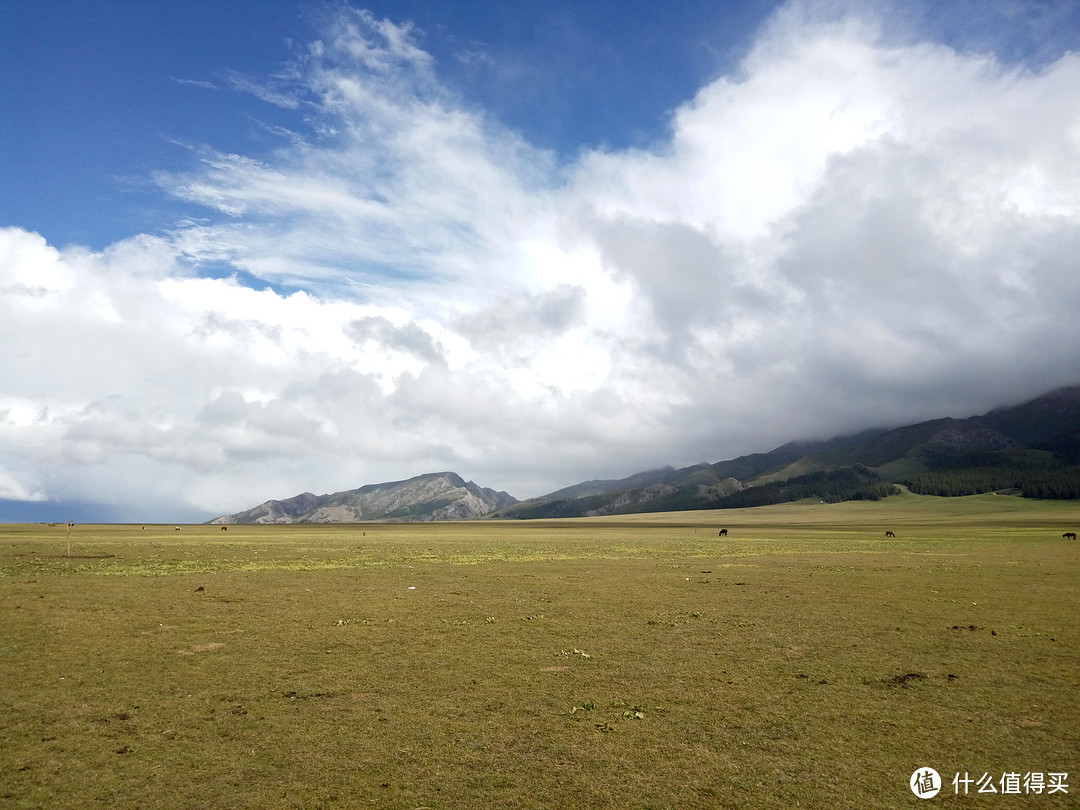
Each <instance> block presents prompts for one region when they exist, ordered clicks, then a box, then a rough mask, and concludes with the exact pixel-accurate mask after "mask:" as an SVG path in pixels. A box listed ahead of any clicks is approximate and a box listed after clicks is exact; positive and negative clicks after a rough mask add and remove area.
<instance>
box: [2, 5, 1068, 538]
mask: <svg viewBox="0 0 1080 810" xmlns="http://www.w3.org/2000/svg"><path fill="white" fill-rule="evenodd" d="M821 8H822V6H821V5H819V4H804V3H792V4H788V5H785V6H783V7H781V8H780V9H779V10H778V11H777V12H776V13H775V14H774V15H773V17H772V18H771V19H770V21H769V23H768V24H767V25H766V26H765V27H764V28H763V29H762V30H761V31H760V32H759V33H758V35H757V38H756V39H755V41H754V42H753V43H752V44H751V46H750V47H748V49H747V52H746V55H745V57H744V58H743V59H742V61H741V63H740V64H739V67H738V70H737V71H734V72H732V73H730V74H728V75H723V76H719V77H717V78H716V79H715V80H713V81H712V82H710V83H708V84H706V85H704V86H702V87H701V88H700V90H699V91H698V92H697V94H696V95H695V96H694V97H692V98H688V99H686V101H685V103H683V104H682V105H681V106H679V107H678V108H677V109H674V110H672V112H671V115H670V121H669V128H668V132H667V134H666V137H663V138H661V139H659V140H657V141H656V142H653V143H649V144H648V145H645V146H641V147H637V148H626V149H595V148H592V149H583V150H581V151H580V152H579V153H577V154H574V155H572V156H569V157H568V156H566V155H559V154H555V153H553V152H551V151H549V150H545V149H541V148H539V147H536V146H534V145H532V144H530V142H529V140H528V138H527V136H526V134H523V133H521V132H517V131H514V130H512V129H510V128H508V127H507V126H505V125H503V124H501V123H500V121H498V120H496V119H495V118H494V117H493V116H492V115H491V114H490V113H488V112H486V111H485V110H484V109H482V108H478V107H477V106H476V105H474V104H472V103H470V102H468V101H467V100H466V99H465V98H464V97H463V96H462V95H461V94H460V93H458V92H457V91H455V90H454V89H453V88H452V87H450V86H447V85H445V84H444V83H442V82H441V81H440V78H439V74H438V71H437V64H436V63H435V61H434V58H433V57H432V56H431V55H430V54H429V53H428V52H427V51H425V49H424V48H423V45H422V38H421V36H420V32H418V31H417V30H416V29H415V28H414V27H412V26H410V25H409V24H407V23H404V22H400V21H392V20H386V19H382V18H379V17H376V16H374V15H372V14H369V13H366V12H363V11H360V10H355V9H352V8H350V7H347V6H342V7H339V8H337V11H336V12H335V13H334V14H333V15H330V16H328V17H327V18H326V20H325V24H324V27H323V29H322V32H321V35H320V36H319V38H318V39H317V40H315V41H312V42H310V43H308V44H307V45H306V46H303V47H301V48H298V49H297V51H296V53H295V55H294V58H293V59H292V60H291V61H290V62H289V63H288V64H287V66H286V67H285V68H284V69H283V70H281V71H280V72H278V73H277V74H275V75H273V76H256V75H246V74H240V73H236V74H235V75H232V76H231V78H230V79H229V82H228V85H229V86H230V87H231V88H232V92H238V93H246V94H253V95H255V96H256V97H257V98H259V99H261V100H262V101H263V102H265V103H266V104H267V105H268V106H270V107H273V108H274V109H275V110H278V111H279V112H280V111H284V112H287V113H288V115H289V116H291V119H290V120H291V122H292V124H291V126H289V127H285V126H281V125H279V124H275V125H273V127H270V125H267V127H268V130H270V134H271V135H272V136H273V138H274V139H275V144H276V145H275V147H274V148H273V149H270V150H267V151H266V152H265V153H262V154H258V155H253V154H235V153H229V152H225V151H219V150H218V148H216V147H215V146H214V144H205V145H193V146H191V147H190V149H191V157H190V165H189V168H188V169H187V170H185V171H181V172H177V171H160V172H157V173H156V174H155V175H154V176H153V178H152V179H153V182H154V183H155V184H156V186H157V188H158V189H159V190H160V192H161V194H163V195H164V196H166V197H167V198H169V199H170V200H172V201H174V202H179V203H183V204H185V205H187V206H188V207H189V210H190V216H189V217H187V218H185V219H184V220H182V221H179V222H173V223H171V224H169V225H167V226H165V227H163V228H162V229H161V230H160V231H159V232H156V233H153V234H136V235H133V236H131V237H130V238H128V239H125V240H123V241H120V242H117V243H115V244H112V245H111V246H109V247H108V248H106V249H104V250H101V251H94V250H90V249H87V248H83V247H79V246H77V245H72V246H58V245H52V244H50V243H49V242H48V241H47V240H46V239H45V238H44V237H42V236H40V235H38V234H36V233H33V232H29V231H27V230H25V229H23V228H20V227H17V226H15V227H6V228H2V229H0V341H2V343H3V345H4V346H5V347H6V348H5V351H4V352H3V354H2V358H0V380H2V382H0V499H9V500H14V501H35V500H42V499H73V500H80V501H96V502H100V503H105V504H111V505H113V506H114V507H115V509H116V514H117V515H118V516H120V517H126V518H127V519H132V520H139V519H151V518H152V517H153V516H155V515H160V516H161V517H162V519H166V520H168V519H178V518H182V517H190V518H192V519H195V518H201V517H204V516H209V515H212V514H220V513H223V512H230V511H235V510H236V509H237V508H240V507H242V506H245V505H247V504H249V503H251V502H253V501H254V500H256V499H258V498H262V497H265V496H266V495H267V494H273V493H275V492H277V493H281V495H283V496H284V495H289V494H292V493H295V492H298V491H303V490H311V491H316V492H328V491H335V490H341V489H345V488H349V487H354V486H359V485H360V484H363V483H368V482H376V481H386V480H396V479H403V478H407V477H410V476H413V475H416V474H418V473H422V472H426V471H430V470H439V469H454V470H457V471H459V472H461V473H462V474H463V475H465V476H466V477H469V478H472V479H474V480H477V481H480V482H482V483H484V484H487V485H489V486H495V487H497V488H499V489H506V490H508V491H509V492H510V493H512V494H513V495H514V496H516V497H518V498H525V497H530V496H534V495H538V494H541V493H543V492H547V491H550V490H553V489H556V488H557V487H559V486H563V485H565V484H567V483H570V482H573V481H578V480H584V479H588V478H597V477H616V476H620V475H625V474H629V473H631V472H635V471H637V470H641V469H646V468H649V467H654V466H657V465H662V464H668V463H670V464H675V465H686V464H691V463H694V462H697V461H703V460H715V459H718V458H730V457H734V456H736V455H740V454H742V453H747V452H753V451H757V450H761V449H764V448H768V447H772V446H776V445H778V444H781V443H783V442H785V441H788V440H790V439H796V438H811V437H827V436H829V435H833V434H835V433H837V432H841V431H853V430H858V429H861V428H865V427H870V426H878V425H881V426H888V425H895V424H900V423H904V422H913V421H917V420H920V419H924V418H930V417H935V416H940V415H942V414H948V413H952V414H957V415H964V414H970V413H976V412H982V411H984V410H986V409H988V408H990V407H993V406H995V405H999V404H1006V403H1010V402H1019V401H1021V400H1023V399H1025V398H1028V397H1030V396H1033V395H1035V394H1038V393H1041V392H1043V391H1046V390H1049V389H1051V388H1054V387H1056V386H1060V385H1065V384H1069V383H1075V382H1076V381H1077V380H1080V327H1078V325H1077V321H1076V318H1075V315H1076V313H1077V312H1080V272H1078V269H1080V268H1078V266H1077V263H1078V259H1077V257H1080V95H1078V94H1077V93H1076V92H1075V88H1076V87H1078V86H1080V54H1077V53H1065V54H1063V55H1058V56H1056V57H1054V58H1052V59H1048V60H1047V61H1046V62H1045V63H1042V64H1039V65H1037V66H1034V67H1033V66H1029V65H1024V64H1022V63H1021V64H1018V63H1016V62H1014V61H1004V60H999V59H998V58H997V57H995V56H994V54H993V53H990V52H985V51H980V52H968V51H960V50H956V49H953V48H950V47H947V46H946V45H944V44H942V43H940V42H934V41H930V40H927V39H923V38H919V37H917V36H913V35H912V32H911V31H910V29H908V28H903V29H898V28H895V27H894V21H895V18H894V17H893V16H891V15H890V12H889V11H888V8H887V7H884V6H883V7H881V8H879V9H878V10H877V12H875V14H874V15H868V14H863V15H856V14H854V13H846V14H839V15H838V14H835V13H830V14H827V15H826V14H822V13H821ZM190 89H191V91H192V92H220V91H218V90H213V91H211V90H210V89H208V88H199V87H191V88H190ZM275 120H279V119H275ZM177 497H179V498H180V500H181V503H177V500H176V499H177ZM178 513H182V514H178ZM147 516H149V517H147Z"/></svg>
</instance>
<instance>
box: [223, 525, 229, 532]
mask: <svg viewBox="0 0 1080 810" xmlns="http://www.w3.org/2000/svg"><path fill="white" fill-rule="evenodd" d="M221 530H222V531H223V532H227V531H228V530H229V527H228V526H222V527H221Z"/></svg>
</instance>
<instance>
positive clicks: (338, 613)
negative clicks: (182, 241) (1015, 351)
mask: <svg viewBox="0 0 1080 810" xmlns="http://www.w3.org/2000/svg"><path fill="white" fill-rule="evenodd" d="M721 526H723V527H726V528H728V529H729V530H730V536H729V537H727V538H723V539H721V538H718V537H717V530H718V528H719V527H721ZM1078 526H1080V507H1078V506H1076V505H1070V504H1062V503H1039V502H1033V501H1025V500H1022V499H1019V498H1009V497H1002V496H977V497H973V498H956V499H940V498H921V497H916V496H911V495H906V496H902V497H897V498H889V499H887V500H885V501H881V502H878V503H851V504H838V505H824V504H793V505H788V504H785V505H782V506H777V507H768V508H759V509H753V510H724V511H718V512H694V513H673V514H667V515H647V516H627V517H625V518H617V519H605V520H587V519H583V520H567V521H547V522H537V523H528V522H497V523H452V524H451V523H444V524H411V525H402V524H397V525H356V526H283V527H230V530H229V531H228V532H227V533H225V532H220V531H219V529H218V528H217V527H211V526H185V527H184V529H183V530H182V531H181V532H175V531H174V530H173V527H172V526H166V527H154V526H147V527H146V528H145V529H144V528H141V527H139V526H76V527H75V528H74V530H73V531H72V554H73V556H72V557H66V556H65V555H64V549H65V531H66V528H65V527H63V526H61V527H58V528H57V527H47V526H0V617H2V618H0V622H2V624H0V629H2V636H0V649H2V655H0V678H2V682H3V683H4V684H5V688H4V691H3V709H4V711H3V716H2V719H0V766H2V768H3V771H2V773H3V778H2V780H0V807H12V808H17V807H18V808H21V807H47V808H85V807H96V806H103V807H104V806H107V807H141V808H163V807H184V808H191V807H208V808H209V807H215V808H216V807H238V808H294V807H295V808H317V807H327V808H331V807H334V808H338V807H340V808H346V807H387V808H405V809H409V808H420V807H428V808H470V807H495V808H550V807H560V808H564V807H565V808H647V807H648V808H673V807H679V808H716V807H721V808H723V807H753V808H792V807H812V808H818V807H820V808H845V807H851V808H874V807H880V808H893V807H905V806H921V804H922V803H921V800H919V799H917V798H916V797H915V796H914V795H913V794H912V793H911V792H910V790H909V789H908V786H907V782H908V778H909V776H910V775H911V773H912V772H913V771H914V770H915V769H916V768H917V767H922V766H930V767H934V768H936V769H937V770H938V771H939V772H940V773H941V774H942V775H944V776H945V779H946V782H947V785H946V788H945V789H944V790H943V791H942V793H941V794H940V795H939V796H938V797H937V798H936V799H934V800H932V802H940V803H942V804H944V805H946V806H964V807H993V808H1009V807H1022V806H1038V807H1044V806H1045V807H1048V808H1050V807H1068V806H1075V805H1076V796H1078V795H1080V778H1078V774H1077V773H1076V771H1077V767H1076V766H1077V764H1078V762H1077V754H1078V751H1080V745H1078V743H1080V708H1078V707H1077V700H1076V698H1077V695H1080V665H1078V663H1077V662H1078V661H1080V655H1078V654H1080V643H1078V633H1077V630H1078V629H1080V619H1078V616H1080V585H1078V582H1080V578H1078V574H1080V564H1078V557H1080V545H1077V543H1076V542H1070V541H1065V540H1062V539H1061V534H1062V532H1064V531H1066V530H1070V531H1075V530H1076V529H1077V527H1078ZM886 528H888V529H892V530H894V531H895V532H896V534H897V535H898V537H897V538H896V539H895V540H892V539H889V540H886V539H885V538H884V536H883V535H884V530H885V529H886ZM957 771H960V772H963V771H968V772H970V773H971V774H972V776H973V777H974V778H977V777H979V776H981V775H982V774H983V773H984V772H990V773H992V774H995V775H996V776H1000V775H1001V774H1002V773H1005V772H1010V771H1019V772H1020V773H1025V772H1028V771H1037V772H1050V771H1063V772H1069V773H1070V777H1069V778H1070V779H1071V780H1072V781H1074V782H1077V784H1076V786H1075V787H1070V789H1069V793H1068V794H1067V795H1062V794H1061V793H1058V794H1056V795H1054V796H1048V795H1045V794H1044V795H1042V796H1026V797H1025V796H1018V797H1010V796H1001V795H991V796H978V795H969V796H967V797H964V798H961V797H957V796H953V795H952V793H953V788H952V785H951V779H952V776H953V774H954V773H956V772H957ZM1067 781H1068V780H1067ZM931 806H932V803H931Z"/></svg>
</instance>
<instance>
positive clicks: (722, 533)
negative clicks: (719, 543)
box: [717, 529, 727, 537]
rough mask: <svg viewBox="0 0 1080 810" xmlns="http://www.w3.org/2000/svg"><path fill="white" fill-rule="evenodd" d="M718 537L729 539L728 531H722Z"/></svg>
mask: <svg viewBox="0 0 1080 810" xmlns="http://www.w3.org/2000/svg"><path fill="white" fill-rule="evenodd" d="M717 536H718V537H727V529H721V530H720V534H719V535H717Z"/></svg>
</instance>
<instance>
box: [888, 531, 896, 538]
mask: <svg viewBox="0 0 1080 810" xmlns="http://www.w3.org/2000/svg"><path fill="white" fill-rule="evenodd" d="M885 536H886V537H896V532H894V531H887V532H885Z"/></svg>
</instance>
